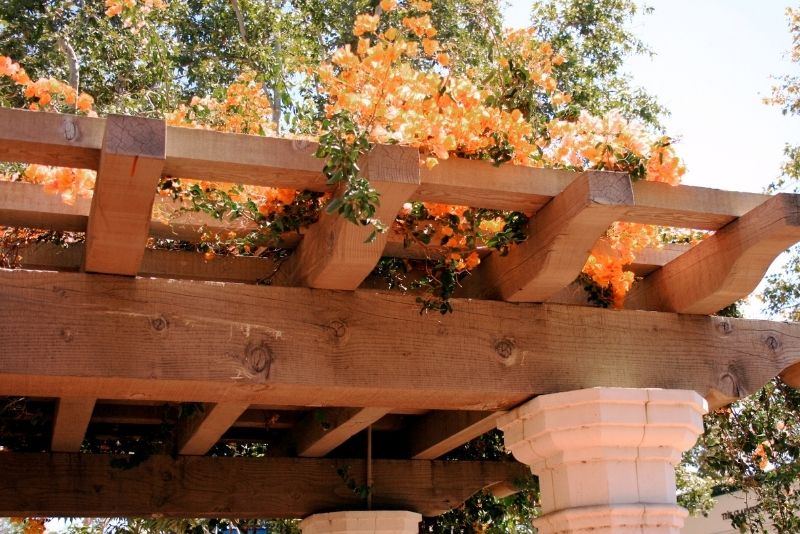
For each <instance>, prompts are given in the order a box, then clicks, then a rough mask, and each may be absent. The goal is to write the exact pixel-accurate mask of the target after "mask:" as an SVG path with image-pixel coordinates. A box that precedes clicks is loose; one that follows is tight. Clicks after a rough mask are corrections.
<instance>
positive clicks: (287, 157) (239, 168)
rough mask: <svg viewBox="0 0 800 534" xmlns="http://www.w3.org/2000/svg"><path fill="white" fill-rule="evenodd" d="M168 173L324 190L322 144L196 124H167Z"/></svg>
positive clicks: (165, 168)
mask: <svg viewBox="0 0 800 534" xmlns="http://www.w3.org/2000/svg"><path fill="white" fill-rule="evenodd" d="M167 132H168V133H167V161H166V164H165V165H164V174H165V175H167V176H177V177H184V178H196V179H202V180H216V181H223V182H233V183H241V184H249V185H264V186H269V187H285V188H289V189H300V190H302V189H309V190H312V191H324V190H326V189H328V187H327V186H326V185H325V177H324V176H323V174H322V167H323V166H324V164H325V162H324V160H322V159H319V158H315V157H314V152H315V151H316V149H317V143H314V142H310V141H305V140H302V139H282V138H276V137H261V136H256V135H242V134H231V133H222V132H213V131H209V130H196V129H190V128H176V127H168V128H167Z"/></svg>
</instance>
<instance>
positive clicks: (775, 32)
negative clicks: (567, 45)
mask: <svg viewBox="0 0 800 534" xmlns="http://www.w3.org/2000/svg"><path fill="white" fill-rule="evenodd" d="M789 3H790V0H651V1H650V2H649V3H648V4H649V5H651V6H652V7H654V8H655V11H654V13H652V14H651V15H647V16H641V17H639V20H638V21H636V22H635V23H634V25H633V30H634V31H635V33H636V34H637V35H639V36H640V37H641V38H642V39H643V40H644V41H645V42H646V43H648V45H649V46H650V47H651V48H652V49H653V50H654V52H655V53H656V55H655V56H654V57H653V58H652V59H651V58H647V57H639V58H634V59H632V60H630V61H629V62H628V69H627V70H628V72H629V74H631V75H632V76H633V79H634V81H635V82H636V83H637V84H638V85H641V86H642V87H644V88H645V89H647V90H648V91H649V92H650V93H652V94H655V95H656V96H657V97H658V100H659V102H661V103H662V104H663V105H664V106H666V107H667V109H669V110H670V111H671V112H672V115H671V116H670V117H669V118H668V119H667V120H666V121H665V123H666V128H667V133H668V134H669V135H671V136H673V137H678V138H680V143H679V144H678V145H677V149H678V152H679V154H680V155H681V156H682V157H683V159H684V161H685V162H686V165H687V167H688V172H687V174H686V176H685V177H684V180H683V181H684V183H686V184H690V185H700V186H705V187H714V188H718V189H730V190H738V191H754V192H760V191H762V190H763V188H764V186H766V185H767V184H768V183H769V182H770V181H772V180H773V179H774V178H776V177H777V176H778V175H779V172H780V171H779V169H780V165H781V161H782V153H783V146H784V144H785V143H787V142H793V143H798V144H800V119H799V118H792V117H784V116H783V115H781V113H780V111H779V110H778V109H777V108H775V107H771V106H766V105H764V104H763V103H762V101H761V100H762V98H763V97H764V96H767V95H768V94H769V93H770V87H771V85H772V81H771V80H770V76H771V75H780V74H783V73H791V72H796V71H797V67H794V68H793V66H792V64H791V63H790V62H789V61H788V58H787V52H788V50H789V48H790V45H791V39H790V37H789V33H788V29H787V23H786V17H785V16H784V9H785V7H786V5H788V4H789ZM530 4H531V3H530V1H528V0H512V1H511V2H510V5H509V8H508V9H507V10H506V11H505V18H506V23H507V24H508V25H510V26H525V25H527V23H528V21H529V20H530V13H529V11H530V9H529V8H530Z"/></svg>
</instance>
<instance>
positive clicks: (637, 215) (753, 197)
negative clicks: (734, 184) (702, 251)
mask: <svg viewBox="0 0 800 534" xmlns="http://www.w3.org/2000/svg"><path fill="white" fill-rule="evenodd" d="M633 198H634V199H635V201H636V203H635V205H634V206H633V207H631V208H630V209H629V210H628V211H627V212H626V213H625V215H624V216H623V217H622V219H620V220H623V221H627V222H638V223H643V224H655V225H659V226H674V227H677V228H695V229H697V230H719V229H720V228H722V227H723V226H725V225H726V224H728V223H729V222H731V221H733V220H734V219H736V218H737V217H741V216H742V215H744V214H745V213H747V212H748V211H750V210H752V209H754V208H755V207H757V206H759V205H760V204H761V203H763V202H764V201H766V200H767V199H769V196H768V195H762V194H758V193H742V192H737V191H723V190H720V189H710V188H708V187H692V186H687V185H678V186H674V185H669V184H665V183H660V182H646V181H638V182H635V183H634V184H633Z"/></svg>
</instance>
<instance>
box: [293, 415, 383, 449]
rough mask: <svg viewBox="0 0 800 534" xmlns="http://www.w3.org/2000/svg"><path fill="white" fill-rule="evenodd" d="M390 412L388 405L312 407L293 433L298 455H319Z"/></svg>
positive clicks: (294, 445)
mask: <svg viewBox="0 0 800 534" xmlns="http://www.w3.org/2000/svg"><path fill="white" fill-rule="evenodd" d="M388 412H389V409H388V408H332V409H319V410H313V411H312V412H311V413H309V414H308V415H307V416H306V417H304V418H303V420H302V421H300V423H299V424H298V425H297V427H296V428H295V429H294V431H293V432H292V437H291V442H292V445H293V449H294V451H295V452H296V453H297V456H303V457H307V458H320V457H322V456H325V455H326V454H328V453H329V452H331V451H332V450H333V449H335V448H336V447H338V446H339V445H341V444H342V443H344V442H345V441H347V440H348V439H350V438H351V437H353V436H354V435H356V434H358V433H359V432H361V431H362V430H364V429H365V428H367V427H368V426H370V425H371V424H373V423H374V422H376V421H377V420H378V419H380V418H381V417H383V416H384V415H386V414H387V413H388Z"/></svg>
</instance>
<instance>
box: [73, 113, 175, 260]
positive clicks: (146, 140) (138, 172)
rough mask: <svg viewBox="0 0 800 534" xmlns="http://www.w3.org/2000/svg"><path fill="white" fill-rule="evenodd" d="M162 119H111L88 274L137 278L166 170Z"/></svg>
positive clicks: (90, 230)
mask: <svg viewBox="0 0 800 534" xmlns="http://www.w3.org/2000/svg"><path fill="white" fill-rule="evenodd" d="M165 135H166V130H165V126H164V122H163V121H158V120H154V119H143V118H135V117H126V116H121V115H111V116H110V117H108V118H107V119H106V131H105V136H104V137H103V150H102V152H101V154H100V168H99V169H98V171H97V183H96V184H95V190H94V196H93V197H92V207H91V210H90V212H89V221H88V223H87V228H86V255H85V257H84V268H85V269H86V270H87V271H91V272H99V273H109V274H126V275H135V274H136V273H137V272H139V266H140V264H141V262H142V256H143V255H144V247H145V244H146V242H147V237H148V235H149V232H150V217H151V213H152V209H153V198H154V194H155V190H156V186H157V185H158V181H159V179H160V177H161V170H162V169H163V167H164V158H165Z"/></svg>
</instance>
